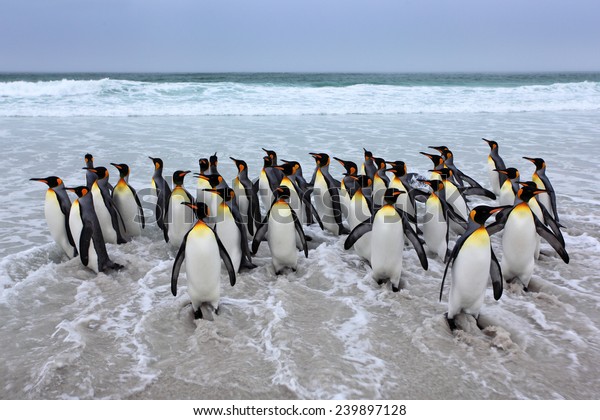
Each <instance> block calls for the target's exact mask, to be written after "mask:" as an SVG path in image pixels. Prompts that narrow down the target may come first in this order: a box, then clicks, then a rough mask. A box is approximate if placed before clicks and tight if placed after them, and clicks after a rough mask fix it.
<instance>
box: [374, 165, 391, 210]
mask: <svg viewBox="0 0 600 420" xmlns="http://www.w3.org/2000/svg"><path fill="white" fill-rule="evenodd" d="M373 160H374V161H375V167H376V168H377V172H375V174H374V175H373V205H374V206H375V207H377V208H379V207H381V206H382V205H383V202H384V199H383V196H384V194H385V191H386V190H387V188H388V185H389V184H390V179H389V178H388V176H387V175H386V174H385V171H386V169H387V164H386V163H385V160H384V159H382V158H377V157H376V158H373Z"/></svg>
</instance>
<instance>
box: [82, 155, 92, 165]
mask: <svg viewBox="0 0 600 420" xmlns="http://www.w3.org/2000/svg"><path fill="white" fill-rule="evenodd" d="M83 159H84V161H85V164H86V166H88V167H89V168H91V167H93V166H94V156H92V155H91V154H89V153H87V154H86V155H85V156H84V158H83Z"/></svg>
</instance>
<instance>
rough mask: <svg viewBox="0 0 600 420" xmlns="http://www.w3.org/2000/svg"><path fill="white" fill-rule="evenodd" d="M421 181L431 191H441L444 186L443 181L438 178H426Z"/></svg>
mask: <svg viewBox="0 0 600 420" xmlns="http://www.w3.org/2000/svg"><path fill="white" fill-rule="evenodd" d="M421 182H423V183H424V184H427V185H429V186H430V187H431V189H432V190H433V191H441V190H442V189H443V188H444V183H443V182H442V181H440V180H439V179H426V180H423V181H421Z"/></svg>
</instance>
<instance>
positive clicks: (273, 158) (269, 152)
mask: <svg viewBox="0 0 600 420" xmlns="http://www.w3.org/2000/svg"><path fill="white" fill-rule="evenodd" d="M262 149H263V150H264V152H265V153H266V154H267V156H269V157H270V158H271V161H272V162H276V161H277V153H275V150H267V149H265V148H264V147H263V148H262Z"/></svg>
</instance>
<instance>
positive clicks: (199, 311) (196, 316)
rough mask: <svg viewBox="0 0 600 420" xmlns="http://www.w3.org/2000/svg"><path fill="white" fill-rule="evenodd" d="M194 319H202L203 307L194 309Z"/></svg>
mask: <svg viewBox="0 0 600 420" xmlns="http://www.w3.org/2000/svg"><path fill="white" fill-rule="evenodd" d="M194 319H202V309H200V308H198V309H196V311H194Z"/></svg>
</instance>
